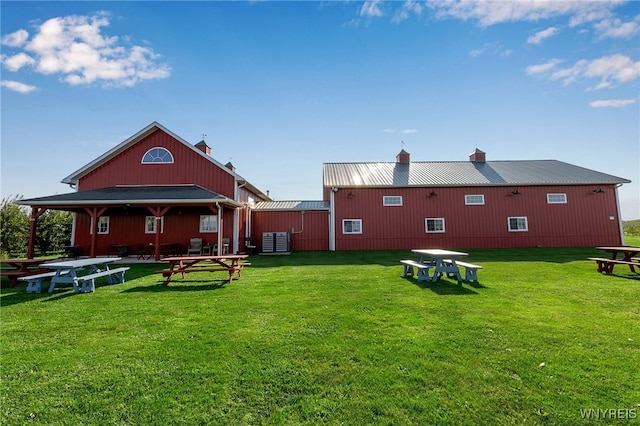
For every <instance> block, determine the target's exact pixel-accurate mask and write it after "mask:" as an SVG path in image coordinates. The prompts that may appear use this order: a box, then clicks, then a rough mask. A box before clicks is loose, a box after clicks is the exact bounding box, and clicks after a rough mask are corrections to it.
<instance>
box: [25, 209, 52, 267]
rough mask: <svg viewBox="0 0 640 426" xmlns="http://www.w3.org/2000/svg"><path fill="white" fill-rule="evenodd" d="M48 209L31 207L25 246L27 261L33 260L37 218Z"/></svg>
mask: <svg viewBox="0 0 640 426" xmlns="http://www.w3.org/2000/svg"><path fill="white" fill-rule="evenodd" d="M47 210H48V209H47V208H46V207H33V206H32V207H31V219H30V221H29V245H28V246H27V259H33V254H34V252H35V244H36V225H37V223H38V218H39V217H40V216H42V214H43V213H44V212H46V211H47Z"/></svg>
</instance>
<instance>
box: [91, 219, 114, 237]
mask: <svg viewBox="0 0 640 426" xmlns="http://www.w3.org/2000/svg"><path fill="white" fill-rule="evenodd" d="M110 222H111V220H110V219H109V216H100V217H99V218H98V235H108V234H109V230H110V229H111V224H110ZM101 223H103V224H104V223H106V225H107V229H106V230H105V231H100V224H101ZM89 235H93V217H92V218H91V227H90V228H89Z"/></svg>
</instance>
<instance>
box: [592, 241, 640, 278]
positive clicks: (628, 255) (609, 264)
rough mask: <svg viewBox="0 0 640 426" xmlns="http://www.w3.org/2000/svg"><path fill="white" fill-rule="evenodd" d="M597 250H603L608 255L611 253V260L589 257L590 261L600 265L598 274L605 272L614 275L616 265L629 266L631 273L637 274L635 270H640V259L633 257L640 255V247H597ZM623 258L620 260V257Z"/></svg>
mask: <svg viewBox="0 0 640 426" xmlns="http://www.w3.org/2000/svg"><path fill="white" fill-rule="evenodd" d="M596 249H597V250H601V251H604V252H607V253H611V257H610V258H605V257H589V258H587V259H588V260H593V261H595V262H596V263H597V264H598V272H604V273H605V274H612V273H613V267H614V266H615V265H627V266H629V270H631V272H634V273H635V272H636V270H635V268H636V267H637V268H640V258H637V257H633V256H636V255H637V254H638V253H640V247H628V246H620V247H596ZM619 254H620V255H621V258H618V255H619Z"/></svg>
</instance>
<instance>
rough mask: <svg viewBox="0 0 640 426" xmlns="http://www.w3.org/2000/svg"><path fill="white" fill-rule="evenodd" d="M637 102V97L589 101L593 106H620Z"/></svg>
mask: <svg viewBox="0 0 640 426" xmlns="http://www.w3.org/2000/svg"><path fill="white" fill-rule="evenodd" d="M635 103H636V100H635V99H608V100H600V101H593V102H589V106H591V107H593V108H620V107H625V106H627V105H633V104H635Z"/></svg>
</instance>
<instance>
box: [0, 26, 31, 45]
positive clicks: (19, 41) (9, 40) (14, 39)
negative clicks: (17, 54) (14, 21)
mask: <svg viewBox="0 0 640 426" xmlns="http://www.w3.org/2000/svg"><path fill="white" fill-rule="evenodd" d="M28 38H29V33H28V32H27V31H26V30H18V31H16V32H13V33H11V34H7V35H4V36H2V38H1V39H0V43H2V44H3V45H4V46H9V47H20V46H22V45H24V43H25V42H26V41H27V39H28Z"/></svg>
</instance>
